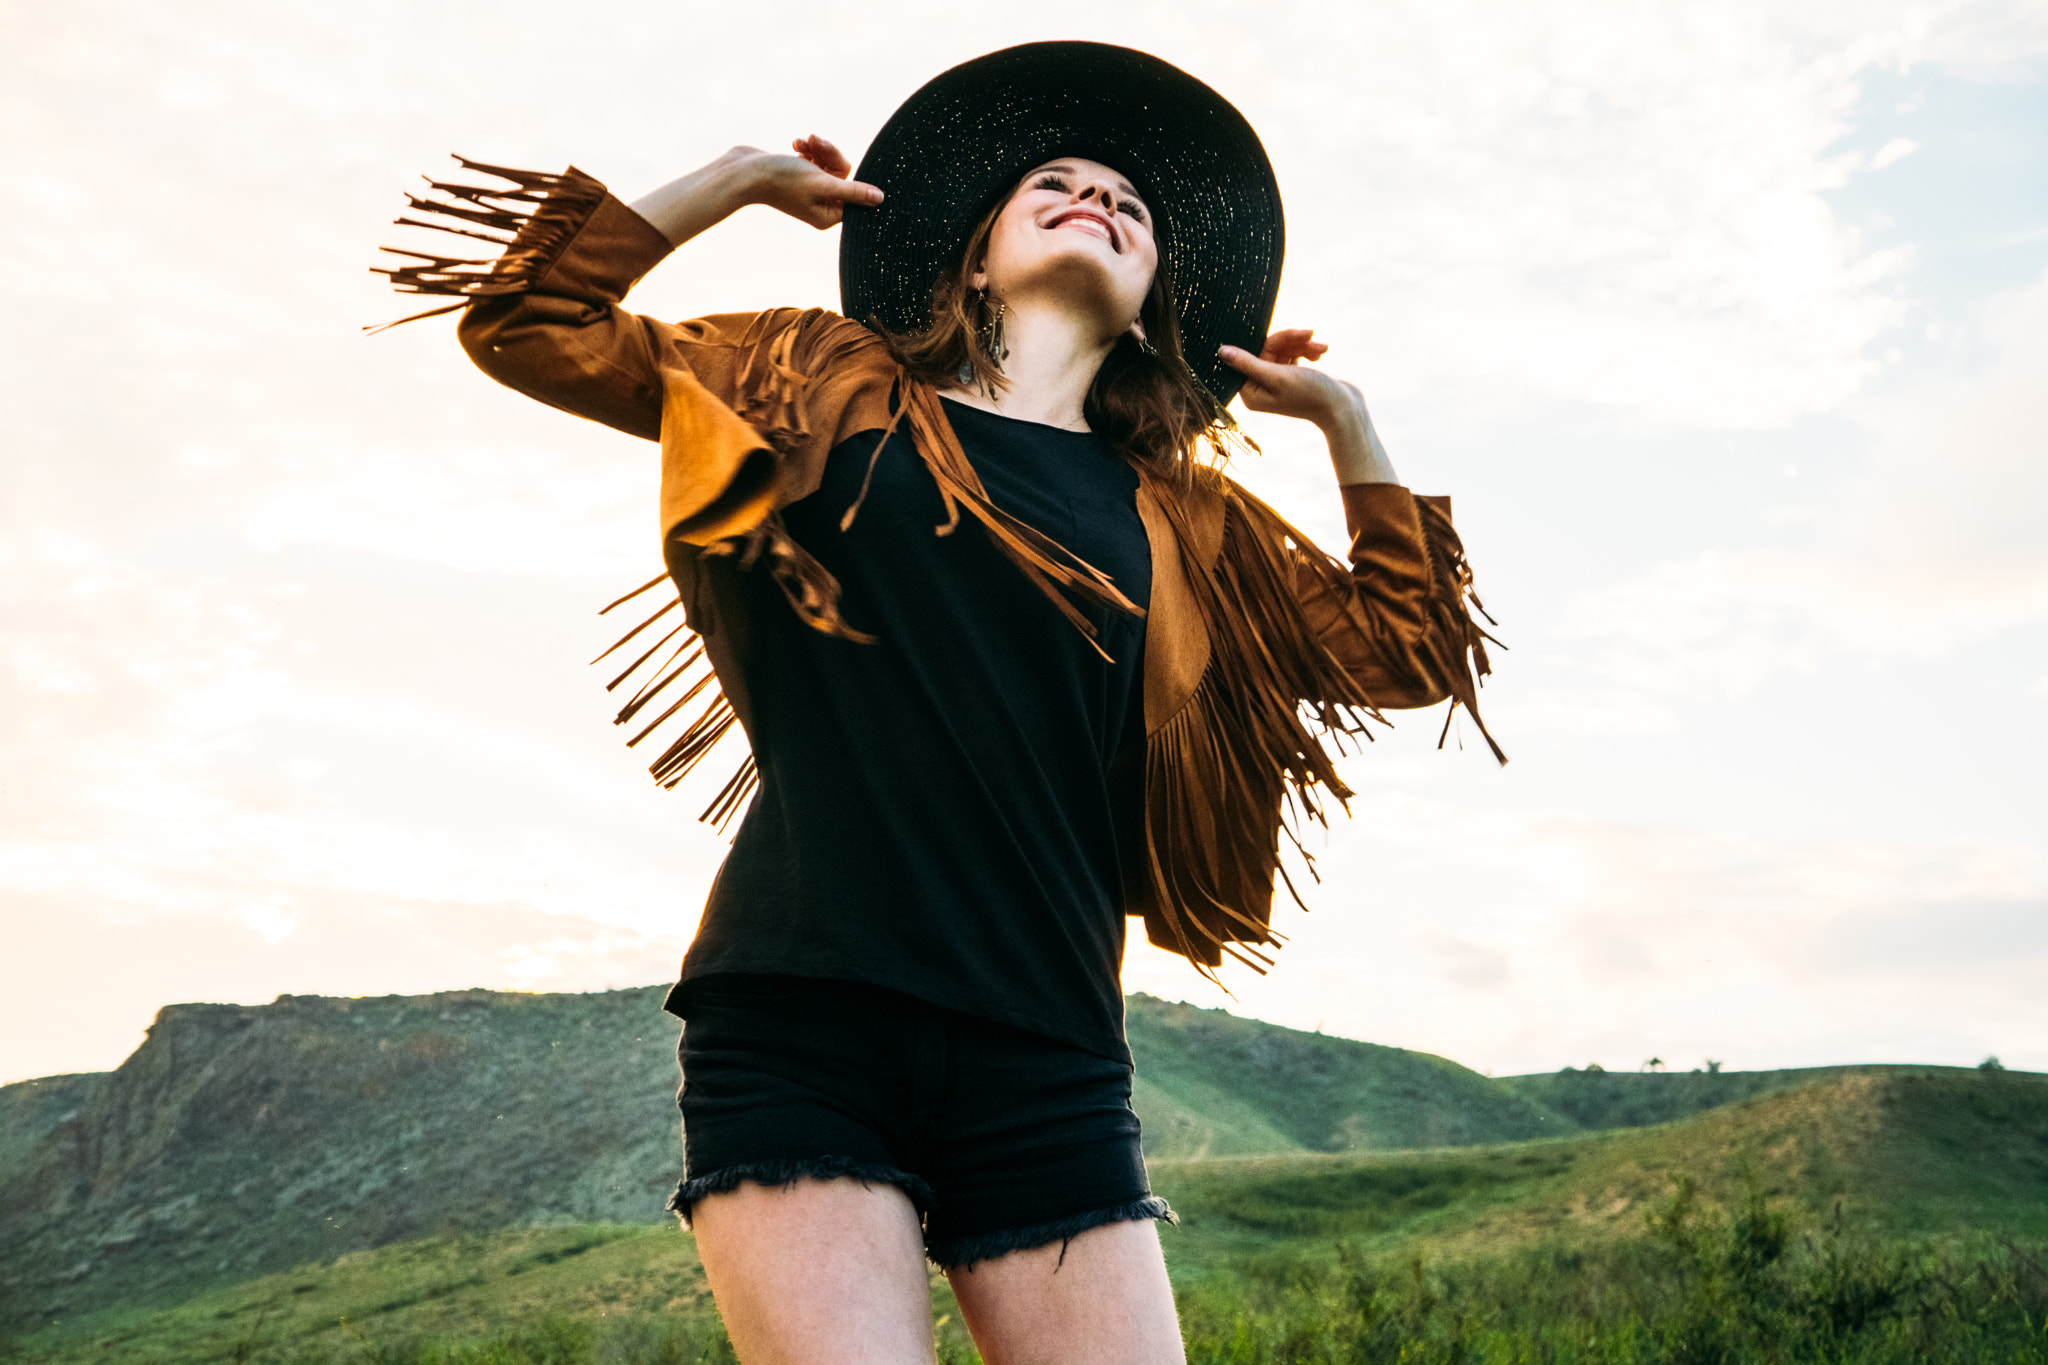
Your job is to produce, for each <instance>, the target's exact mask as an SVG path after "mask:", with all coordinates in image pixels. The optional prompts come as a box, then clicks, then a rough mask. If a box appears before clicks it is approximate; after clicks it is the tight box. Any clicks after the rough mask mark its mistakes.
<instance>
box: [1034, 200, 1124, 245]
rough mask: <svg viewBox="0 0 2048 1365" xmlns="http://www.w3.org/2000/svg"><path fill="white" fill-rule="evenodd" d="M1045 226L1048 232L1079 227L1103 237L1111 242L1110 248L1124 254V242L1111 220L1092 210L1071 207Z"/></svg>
mask: <svg viewBox="0 0 2048 1365" xmlns="http://www.w3.org/2000/svg"><path fill="white" fill-rule="evenodd" d="M1045 227H1046V231H1048V232H1051V231H1053V230H1055V229H1058V228H1065V227H1072V228H1079V229H1081V230H1082V231H1084V232H1089V233H1091V234H1092V235H1094V236H1098V237H1101V238H1102V239H1103V240H1104V241H1106V242H1108V243H1109V246H1110V250H1112V251H1115V252H1117V253H1118V254H1119V255H1121V254H1122V252H1123V249H1124V244H1123V242H1122V240H1121V239H1120V238H1119V237H1118V235H1117V230H1116V228H1115V227H1113V226H1112V225H1111V224H1110V221H1109V220H1108V219H1107V218H1104V217H1103V216H1102V215H1101V214H1099V213H1094V212H1091V211H1090V210H1088V209H1069V210H1067V211H1066V212H1065V213H1062V214H1060V215H1059V216H1058V217H1056V218H1054V219H1053V220H1052V221H1051V222H1049V223H1047V224H1046V225H1045Z"/></svg>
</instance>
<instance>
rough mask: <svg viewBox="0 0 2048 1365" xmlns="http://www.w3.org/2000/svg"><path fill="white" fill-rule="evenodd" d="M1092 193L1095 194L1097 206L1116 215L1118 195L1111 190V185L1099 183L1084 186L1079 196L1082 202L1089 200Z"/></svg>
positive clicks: (1113, 215) (1111, 214)
mask: <svg viewBox="0 0 2048 1365" xmlns="http://www.w3.org/2000/svg"><path fill="white" fill-rule="evenodd" d="M1090 195H1093V196H1095V201H1096V203H1095V207H1097V208H1099V209H1101V210H1102V211H1103V212H1104V213H1106V214H1108V215H1109V216H1110V217H1112V218H1114V217H1116V196H1115V195H1113V194H1111V193H1110V192H1109V186H1107V185H1100V184H1097V185H1088V186H1085V187H1083V188H1082V190H1081V194H1080V196H1079V197H1080V199H1081V202H1082V203H1084V204H1085V203H1086V202H1088V197H1089V196H1090Z"/></svg>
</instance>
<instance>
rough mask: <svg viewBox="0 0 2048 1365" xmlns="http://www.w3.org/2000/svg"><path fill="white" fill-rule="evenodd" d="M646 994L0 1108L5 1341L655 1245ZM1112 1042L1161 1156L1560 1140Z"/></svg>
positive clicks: (134, 1061)
mask: <svg viewBox="0 0 2048 1365" xmlns="http://www.w3.org/2000/svg"><path fill="white" fill-rule="evenodd" d="M661 996H662V989H661V988H660V987H647V988H645V989H639V990H626V991H611V992H602V993H595V994H587V995H567V994H565V995H521V994H511V993H498V992H490V991H456V992H446V993H442V994H438V995H427V996H387V997H381V998H371V999H334V998H326V997H305V996H298V997H293V996H287V997H284V998H281V999H280V1000H278V1001H277V1002H276V1003H274V1004H270V1005H262V1006H236V1005H176V1006H171V1007H169V1008H167V1009H165V1010H164V1011H162V1013H161V1014H159V1016H158V1018H157V1020H156V1023H155V1024H154V1026H153V1027H152V1028H151V1030H150V1033H149V1037H148V1039H147V1040H146V1041H145V1042H144V1044H143V1045H142V1047H140V1048H139V1049H137V1051H136V1052H135V1054H134V1055H133V1056H132V1057H130V1058H129V1059H128V1060H127V1061H126V1062H125V1063H123V1064H122V1066H121V1067H120V1068H119V1069H118V1070H116V1071H113V1072H110V1073H104V1074H101V1075H85V1076H68V1077H53V1078H49V1079H47V1080H41V1081H32V1082H26V1083H24V1084H21V1085H14V1086H7V1087H4V1088H0V1219H4V1220H5V1222H6V1225H7V1227H8V1229H9V1233H10V1235H9V1237H8V1238H7V1239H6V1240H5V1241H4V1242H0V1298H4V1303H0V1321H13V1322H16V1323H21V1322H26V1321H33V1320H40V1319H43V1318H49V1317H63V1316H66V1315H70V1314H74V1313H76V1312H78V1311H81V1310H82V1309H83V1308H85V1307H87V1306H89V1305H92V1304H96V1303H100V1302H104V1301H106V1300H107V1299H108V1298H109V1297H111V1296H118V1297H120V1298H122V1299H124V1300H130V1301H138V1302H146V1301H151V1300H164V1301H170V1300H175V1299H177V1298H179V1297H182V1296H184V1295H187V1294H189V1293H191V1292H193V1291H194V1290H196V1289H199V1288H202V1287H204V1286H206V1285H208V1284H211V1283H232V1282H235V1281H239V1280H242V1279H246V1278H248V1277H249V1276H252V1275H259V1274H263V1273H267V1272H272V1271H277V1270H281V1269H283V1268H285V1267H288V1266H292V1265H296V1264H300V1263H303V1262H307V1261H310V1260H314V1259H317V1258H323V1257H332V1256H336V1255H340V1254H343V1253H347V1252H353V1251H360V1250H366V1249H369V1248H374V1247H379V1246H384V1245H387V1244H390V1243H394V1242H401V1241H408V1240H414V1239H418V1238H422V1237H429V1236H434V1235H455V1234H464V1233H477V1232H484V1231H488V1230H492V1229H497V1228H504V1227H532V1226H546V1225H549V1224H564V1223H596V1222H606V1223H655V1222H660V1221H662V1220H663V1219H664V1218H665V1215H664V1214H663V1212H662V1205H663V1203H664V1202H665V1200H666V1198H667V1195H668V1191H669V1190H670V1189H671V1188H673V1185H674V1182H675V1179H676V1177H677V1175H678V1174H679V1169H678V1168H679V1166H680V1163H681V1152H680V1148H679V1143H678V1140H677V1129H676V1115H675V1109H674V1102H673V1094H674V1090H675V1084H676V1071H675V1056H674V1048H675V1038H676V1028H677V1025H676V1022H675V1021H674V1020H673V1019H671V1018H670V1017H669V1016H667V1015H664V1014H663V1013H662V1012H661V1009H660V1003H661ZM1130 1030H1131V1039H1132V1045H1133V1049H1134V1051H1135V1053H1136V1055H1137V1058H1138V1065H1139V1069H1140V1072H1141V1076H1142V1079H1141V1081H1140V1082H1139V1086H1138V1093H1137V1096H1136V1101H1135V1103H1136V1107H1137V1109H1138V1112H1139V1114H1140V1116H1141V1118H1142V1119H1143V1121H1144V1123H1145V1127H1146V1132H1147V1142H1146V1145H1147V1150H1148V1154H1150V1155H1153V1156H1157V1157H1161V1158H1165V1157H1193V1156H1200V1155H1210V1154H1245V1153H1260V1152H1264V1153H1276V1152H1297V1151H1318V1152H1331V1151H1352V1150H1368V1149H1383V1148H1389V1147H1402V1146H1414V1145H1422V1144H1444V1143H1471V1142H1487V1141H1501V1140H1508V1139H1514V1138H1521V1137H1527V1136H1532V1135H1536V1134H1540V1133H1543V1132H1548V1131H1556V1130H1558V1129H1562V1128H1568V1127H1569V1126H1570V1125H1569V1123H1568V1122H1566V1121H1564V1120H1561V1119H1558V1118H1556V1117H1555V1116H1554V1115H1550V1114H1548V1113H1547V1111H1545V1110H1543V1109H1542V1107H1541V1106H1540V1105H1538V1104H1535V1103H1534V1102H1532V1101H1529V1100H1527V1099H1524V1098H1522V1097H1520V1096H1517V1095H1514V1094H1512V1093H1510V1092H1507V1091H1504V1090H1502V1089H1501V1088H1500V1087H1498V1086H1496V1085H1494V1084H1493V1083H1492V1082H1490V1081H1488V1080H1487V1079H1486V1078H1485V1077H1483V1076H1479V1075H1477V1074H1476V1073H1473V1072H1471V1071H1468V1070H1466V1069H1465V1068H1463V1067H1460V1066H1457V1065H1455V1064H1454V1063H1451V1062H1448V1061H1445V1060H1444V1059H1442V1058H1440V1057H1432V1056H1428V1055H1427V1054H1423V1053H1414V1052H1407V1051H1403V1050H1401V1049H1398V1048H1383V1047H1374V1046H1372V1045H1371V1044H1367V1043H1358V1042H1353V1041H1351V1040H1348V1039H1342V1038H1329V1037H1323V1036H1321V1035H1318V1034H1307V1033H1300V1032H1296V1031H1294V1030H1290V1029H1282V1028H1278V1027H1275V1026H1273V1025H1270V1024H1262V1023H1258V1022H1256V1021H1253V1020H1246V1019H1237V1018H1233V1017H1231V1016H1230V1015H1228V1014H1227V1013H1225V1012H1223V1011H1221V1010H1200V1009H1194V1008H1192V1007H1189V1006H1185V1005H1168V1004H1165V1003H1163V1002H1161V1001H1158V1000H1154V999H1151V998H1150V997H1145V996H1138V997H1134V998H1133V999H1132V1000H1131V1002H1130Z"/></svg>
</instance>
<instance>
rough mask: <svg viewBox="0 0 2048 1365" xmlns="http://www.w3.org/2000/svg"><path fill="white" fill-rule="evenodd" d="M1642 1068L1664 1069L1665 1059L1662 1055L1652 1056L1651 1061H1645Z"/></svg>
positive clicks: (1650, 1069)
mask: <svg viewBox="0 0 2048 1365" xmlns="http://www.w3.org/2000/svg"><path fill="white" fill-rule="evenodd" d="M1642 1069H1643V1070H1645V1071H1662V1070H1663V1069H1664V1059H1663V1058H1662V1057H1652V1058H1650V1060H1649V1061H1647V1062H1644V1063H1643V1067H1642Z"/></svg>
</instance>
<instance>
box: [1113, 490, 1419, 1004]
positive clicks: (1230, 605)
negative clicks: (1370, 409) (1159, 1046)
mask: <svg viewBox="0 0 2048 1365" xmlns="http://www.w3.org/2000/svg"><path fill="white" fill-rule="evenodd" d="M1212 477H1213V476H1212ZM1215 483H1216V485H1218V487H1217V488H1216V489H1215V491H1214V492H1213V493H1212V494H1211V495H1212V496H1221V497H1223V498H1224V499H1225V503H1226V506H1225V509H1224V524H1223V543H1222V547H1221V549H1220V551H1219V553H1218V555H1217V559H1216V563H1215V564H1214V566H1213V567H1209V568H1207V569H1206V570H1205V568H1204V566H1203V565H1201V564H1199V563H1197V562H1195V559H1194V557H1193V555H1192V553H1191V552H1190V549H1189V547H1190V546H1191V545H1193V544H1194V537H1193V535H1192V533H1191V531H1192V528H1191V527H1190V526H1189V525H1188V524H1187V521H1186V514H1185V512H1184V510H1183V509H1182V507H1181V505H1180V504H1179V503H1177V502H1175V501H1173V500H1171V499H1165V498H1162V499H1161V505H1162V506H1164V507H1165V508H1166V509H1167V515H1168V518H1169V520H1171V521H1172V522H1173V523H1174V524H1175V529H1176V532H1177V534H1176V539H1177V540H1178V541H1179V542H1180V546H1181V554H1182V557H1183V564H1184V565H1185V567H1186V570H1187V581H1188V583H1189V585H1190V587H1191V588H1192V589H1193V595H1194V599H1195V603H1196V606H1197V609H1198V610H1199V611H1200V613H1201V615H1202V620H1203V625H1204V626H1205V627H1206V629H1207V630H1208V632H1209V638H1210V640H1211V642H1212V650H1211V653H1210V658H1209V665H1208V668H1207V670H1206V671H1205V672H1204V673H1203V675H1202V679H1201V682H1200V683H1199V684H1198V685H1197V686H1196V688H1195V691H1194V694H1193V695H1192V696H1191V697H1190V698H1189V699H1188V702H1187V704H1186V705H1185V706H1183V707H1182V708H1181V710H1180V712H1179V713H1178V714H1176V715H1175V716H1173V717H1172V718H1171V719H1170V720H1169V721H1167V723H1166V724H1165V725H1163V726H1161V727H1160V728H1159V729H1158V730H1157V731H1156V732H1154V733H1153V735H1152V736H1151V737H1150V739H1149V740H1148V742H1147V745H1146V751H1145V793H1146V801H1145V811H1144V822H1145V827H1144V843H1143V848H1144V856H1145V859H1146V863H1147V868H1148V870H1149V872H1150V874H1151V875H1150V881H1151V884H1152V887H1153V893H1154V894H1153V901H1152V907H1151V909H1152V913H1153V914H1154V915H1155V916H1156V917H1157V918H1158V920H1159V921H1162V922H1163V925H1164V928H1165V931H1166V933H1165V937H1167V938H1168V939H1169V945H1168V946H1171V947H1173V948H1174V949H1175V950H1176V951H1178V952H1179V953H1180V954H1181V955H1182V956H1184V957H1186V958H1187V959H1188V960H1189V961H1190V962H1192V963H1193V964H1194V965H1195V968H1196V970H1198V971H1200V972H1201V973H1202V974H1203V975H1204V976H1207V977H1209V978H1210V979H1212V980H1214V979H1216V974H1215V970H1214V969H1215V968H1216V967H1217V966H1219V965H1220V964H1221V963H1222V960H1223V957H1224V956H1225V955H1226V954H1227V955H1228V956H1230V957H1232V958H1235V959H1236V960H1237V961H1239V962H1242V963H1243V964H1244V965H1245V966H1247V967H1250V968H1251V969H1252V970H1253V971H1255V972H1258V973H1260V974H1264V972H1265V971H1266V969H1267V968H1269V967H1270V966H1272V964H1273V959H1272V957H1271V956H1270V954H1268V953H1266V952H1262V951H1260V950H1261V948H1263V947H1275V948H1277V947H1278V946H1279V944H1280V943H1281V942H1283V939H1282V936H1281V935H1279V934H1278V933H1276V932H1275V931H1274V930H1273V927H1272V923H1271V906H1272V901H1273V894H1274V890H1275V881H1276V880H1278V881H1280V882H1283V883H1284V884H1285V885H1286V887H1287V890H1288V894H1289V895H1290V896H1291V897H1292V898H1293V899H1294V901H1295V903H1296V904H1298V905H1302V907H1303V908H1304V909H1306V908H1307V906H1306V903H1305V902H1303V900H1302V897H1301V894H1300V891H1299V888H1297V887H1296V886H1295V885H1294V880H1293V878H1292V877H1290V876H1288V875H1287V873H1286V870H1285V868H1284V867H1283V866H1282V864H1281V860H1280V839H1281V836H1282V834H1283V833H1284V834H1285V835H1286V836H1287V838H1288V840H1289V842H1291V843H1292V844H1293V845H1294V848H1295V850H1296V851H1297V853H1298V854H1299V856H1300V857H1301V859H1302V864H1303V866H1304V868H1305V869H1306V870H1307V872H1308V874H1309V876H1310V877H1312V878H1314V877H1316V871H1315V859H1314V857H1313V855H1311V854H1310V853H1309V852H1308V850H1307V849H1306V848H1305V847H1304V846H1303V844H1302V841H1301V838H1300V831H1301V827H1302V825H1303V823H1304V822H1306V821H1313V822H1314V823H1316V824H1319V825H1323V826H1325V827H1327V826H1328V824H1329V820H1328V817H1327V814H1326V812H1325V808H1324V804H1323V800H1324V797H1325V795H1327V796H1329V797H1332V798H1334V799H1335V800H1336V801H1337V802H1338V803H1339V804H1340V805H1341V804H1344V803H1346V802H1348V801H1349V799H1350V797H1351V794H1352V793H1351V789H1350V788H1349V787H1348V786H1346V785H1345V783H1344V781H1343V779H1342V778H1341V777H1340V776H1338V773H1337V768H1336V763H1335V761H1334V755H1333V754H1332V752H1331V751H1332V750H1333V749H1334V750H1335V751H1336V753H1338V754H1341V753H1342V752H1344V741H1345V739H1346V737H1349V736H1363V737H1365V738H1367V739H1370V738H1371V733H1370V731H1369V729H1368V728H1367V727H1368V725H1369V724H1370V723H1371V722H1373V721H1378V722H1380V723H1382V724H1384V723H1386V722H1385V717H1383V716H1381V715H1380V713H1379V711H1378V710H1377V709H1376V708H1375V707H1374V706H1373V703H1372V699H1371V698H1370V697H1368V696H1366V695H1365V693H1364V692H1363V690H1361V689H1360V687H1359V686H1358V684H1357V682H1356V681H1355V680H1353V678H1352V677H1351V675H1350V674H1349V673H1348V672H1346V671H1345V670H1344V668H1343V667H1342V665H1341V664H1340V663H1339V662H1338V660H1337V659H1336V658H1335V657H1334V656H1333V655H1332V654H1331V652H1330V651H1329V649H1328V648H1327V647H1325V646H1324V645H1323V643H1322V642H1321V641H1320V640H1319V639H1318V638H1317V637H1316V635H1315V632H1314V631H1313V630H1312V629H1311V628H1310V627H1309V624H1308V622H1307V621H1306V620H1305V619H1304V617H1303V615H1302V612H1301V607H1300V599H1299V597H1298V593H1299V580H1300V578H1301V576H1302V575H1304V574H1307V575H1314V576H1318V577H1323V578H1325V579H1327V580H1328V582H1329V584H1330V586H1331V587H1332V588H1333V589H1341V590H1345V591H1348V590H1349V578H1350V576H1349V573H1348V572H1347V571H1346V570H1345V568H1344V567H1343V566H1342V565H1340V564H1338V563H1337V562H1336V561H1335V560H1333V559H1331V558H1330V557H1329V556H1328V555H1326V554H1324V553H1322V552H1321V551H1319V550H1317V549H1316V548H1315V546H1314V544H1313V542H1311V541H1310V540H1309V539H1308V538H1307V537H1306V536H1304V535H1302V534H1301V533H1300V532H1299V531H1297V530H1295V529H1294V528H1293V527H1292V526H1290V525H1288V524H1287V523H1286V522H1285V521H1284V520H1282V519H1281V518H1280V516H1279V515H1278V514H1277V513H1275V512H1273V511H1272V509H1271V508H1268V507H1267V506H1266V505H1265V504H1264V503H1261V502H1259V501H1258V500H1257V499H1254V498H1251V497H1250V496H1249V495H1247V494H1244V493H1243V492H1242V491H1240V490H1237V489H1236V488H1235V487H1234V486H1232V485H1230V484H1227V483H1224V482H1223V481H1222V480H1221V479H1216V480H1215ZM1150 927H1153V926H1149V925H1148V928H1150ZM1156 936H1157V935H1156V934H1155V937H1156ZM1219 984H1220V983H1219Z"/></svg>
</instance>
